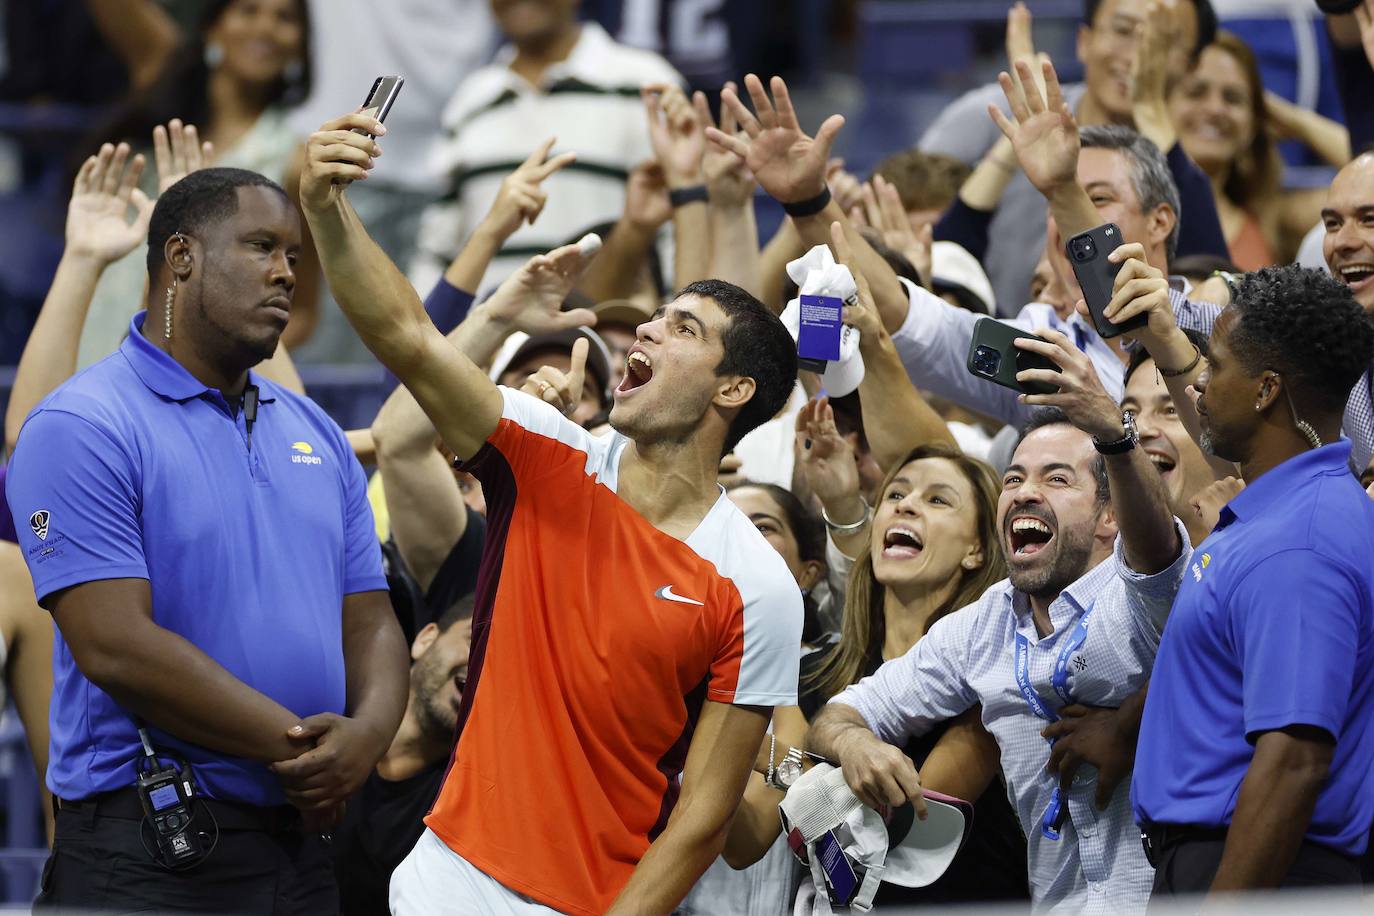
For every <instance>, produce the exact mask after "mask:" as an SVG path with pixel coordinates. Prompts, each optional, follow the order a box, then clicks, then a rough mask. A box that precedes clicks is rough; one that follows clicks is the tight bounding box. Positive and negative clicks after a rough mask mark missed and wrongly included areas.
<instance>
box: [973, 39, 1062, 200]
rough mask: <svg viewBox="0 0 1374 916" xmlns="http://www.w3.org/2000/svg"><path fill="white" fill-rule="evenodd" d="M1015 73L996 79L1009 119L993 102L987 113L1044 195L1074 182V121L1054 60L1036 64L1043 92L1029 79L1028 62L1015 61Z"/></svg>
mask: <svg viewBox="0 0 1374 916" xmlns="http://www.w3.org/2000/svg"><path fill="white" fill-rule="evenodd" d="M1016 73H1017V76H1018V77H1019V79H1018V80H1013V79H1012V78H1011V76H1009V75H1008V74H1007V73H1005V72H1003V73H1000V74H998V77H997V81H998V82H999V83H1000V84H1001V85H1002V92H1003V93H1004V94H1005V95H1006V97H1007V104H1008V105H1010V106H1011V115H1012V116H1011V118H1008V117H1007V116H1006V115H1004V114H1002V111H1001V109H1000V108H998V107H997V106H996V105H989V106H988V114H989V115H991V116H992V120H993V121H995V122H996V123H997V126H998V127H999V128H1000V129H1001V131H1002V133H1003V134H1004V135H1005V136H1006V138H1007V139H1008V140H1010V141H1011V145H1012V149H1014V150H1015V151H1016V159H1017V161H1018V162H1020V163H1021V171H1023V172H1025V173H1026V177H1027V178H1029V179H1030V182H1031V184H1033V185H1035V187H1036V188H1037V189H1038V190H1039V191H1040V193H1042V194H1044V195H1045V196H1046V197H1048V196H1050V194H1052V193H1053V192H1055V191H1057V190H1059V189H1060V188H1061V187H1063V186H1064V185H1066V184H1071V183H1073V182H1076V181H1077V180H1078V148H1079V140H1078V124H1077V122H1075V121H1074V118H1073V113H1072V112H1071V111H1069V106H1068V103H1066V102H1065V101H1064V93H1063V91H1062V90H1061V89H1060V88H1059V77H1058V75H1057V74H1056V73H1055V72H1054V64H1052V63H1051V62H1050V61H1049V60H1048V59H1046V60H1045V61H1044V62H1043V63H1042V65H1041V73H1042V74H1043V76H1044V78H1045V91H1044V93H1043V94H1042V93H1041V91H1040V88H1039V87H1038V86H1037V85H1036V84H1035V82H1034V80H1033V79H1032V73H1031V68H1030V65H1029V64H1027V63H1026V62H1025V61H1018V62H1017V64H1016Z"/></svg>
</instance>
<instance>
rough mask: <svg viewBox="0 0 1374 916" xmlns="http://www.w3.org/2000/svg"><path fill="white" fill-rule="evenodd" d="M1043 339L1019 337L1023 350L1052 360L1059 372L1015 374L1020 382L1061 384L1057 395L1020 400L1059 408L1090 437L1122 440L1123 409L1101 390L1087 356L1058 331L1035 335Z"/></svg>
mask: <svg viewBox="0 0 1374 916" xmlns="http://www.w3.org/2000/svg"><path fill="white" fill-rule="evenodd" d="M1035 333H1036V334H1038V335H1039V336H1041V337H1043V338H1044V340H1034V339H1032V338H1029V337H1018V338H1017V339H1016V341H1015V344H1016V346H1017V347H1019V348H1020V349H1022V350H1030V351H1031V352H1032V353H1039V354H1040V355H1041V356H1047V357H1049V358H1050V359H1051V360H1052V361H1053V362H1054V363H1055V365H1057V366H1058V367H1059V371H1057V372H1056V371H1055V370H1053V369H1023V370H1022V371H1020V372H1018V373H1016V380H1017V381H1019V382H1047V383H1049V384H1051V385H1058V386H1059V390H1058V391H1057V392H1055V393H1054V394H1023V395H1019V396H1018V399H1019V400H1020V401H1021V403H1023V404H1027V405H1030V406H1032V407H1058V408H1060V409H1061V410H1063V411H1064V415H1065V416H1067V417H1068V419H1069V422H1070V423H1072V424H1073V425H1074V426H1076V427H1078V428H1079V429H1081V430H1083V432H1085V433H1087V434H1088V435H1090V436H1094V437H1096V438H1097V439H1099V440H1101V441H1103V442H1112V441H1115V440H1117V439H1120V438H1121V408H1120V406H1118V405H1117V403H1116V401H1114V400H1112V397H1111V395H1109V394H1107V391H1106V389H1105V388H1103V387H1102V380H1101V379H1100V378H1098V377H1097V369H1096V368H1095V367H1094V366H1093V364H1092V360H1090V359H1089V358H1088V356H1087V354H1086V353H1084V352H1083V351H1082V350H1080V349H1078V348H1077V347H1075V346H1074V345H1073V342H1072V341H1071V340H1069V338H1068V337H1066V336H1065V335H1063V334H1061V333H1059V332H1058V331H1050V330H1046V329H1043V328H1042V329H1039V330H1037V331H1036V332H1035Z"/></svg>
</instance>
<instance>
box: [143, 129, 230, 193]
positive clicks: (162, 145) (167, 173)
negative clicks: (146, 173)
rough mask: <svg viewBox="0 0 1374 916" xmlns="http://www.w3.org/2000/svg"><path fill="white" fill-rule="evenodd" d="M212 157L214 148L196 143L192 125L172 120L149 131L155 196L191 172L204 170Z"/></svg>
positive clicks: (206, 142)
mask: <svg viewBox="0 0 1374 916" xmlns="http://www.w3.org/2000/svg"><path fill="white" fill-rule="evenodd" d="M214 158H215V145H214V144H213V143H211V142H210V141H209V140H206V141H205V142H204V143H202V142H200V134H199V132H197V130H196V126H195V125H194V124H182V123H181V121H180V119H178V118H173V119H172V120H170V121H168V122H167V126H166V127H163V126H162V125H161V124H159V125H158V126H157V127H154V128H153V163H154V164H155V165H156V166H157V193H159V194H162V193H164V192H166V190H167V189H168V188H170V187H171V186H172V185H174V184H176V183H177V182H178V181H180V180H181V179H183V178H185V177H186V176H187V175H189V174H191V173H192V172H194V171H197V170H199V169H203V168H205V167H206V166H207V165H209V164H210V161H211V160H212V159H214Z"/></svg>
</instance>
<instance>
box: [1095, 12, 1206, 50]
mask: <svg viewBox="0 0 1374 916" xmlns="http://www.w3.org/2000/svg"><path fill="white" fill-rule="evenodd" d="M1192 2H1193V7H1194V8H1195V9H1196V10H1197V43H1196V44H1194V45H1193V47H1192V48H1190V49H1189V51H1188V56H1189V57H1191V58H1192V59H1193V60H1197V56H1198V55H1199V54H1200V53H1202V49H1203V48H1205V47H1207V46H1208V45H1209V44H1211V43H1212V40H1213V39H1214V38H1216V34H1217V11H1216V10H1214V9H1212V3H1211V0H1192ZM1101 6H1102V0H1083V24H1084V25H1086V26H1087V27H1088V28H1092V27H1093V24H1094V22H1095V20H1096V19H1097V11H1098V9H1100V8H1101Z"/></svg>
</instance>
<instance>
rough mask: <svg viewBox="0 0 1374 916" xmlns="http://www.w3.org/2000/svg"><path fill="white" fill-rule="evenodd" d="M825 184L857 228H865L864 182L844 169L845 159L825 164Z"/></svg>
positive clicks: (832, 160)
mask: <svg viewBox="0 0 1374 916" xmlns="http://www.w3.org/2000/svg"><path fill="white" fill-rule="evenodd" d="M825 183H826V185H828V186H829V188H830V194H831V195H832V196H833V197H834V198H835V203H837V204H839V205H840V209H841V210H843V211H844V213H845V215H846V216H848V217H849V219H850V221H851V222H853V223H854V225H856V226H865V225H867V224H868V221H867V220H866V219H864V191H863V188H864V186H863V182H862V181H860V180H859V179H858V178H857V177H855V175H854V173H853V172H850V171H848V170H846V169H845V167H844V160H843V159H831V160H830V161H829V162H827V163H826V164H825Z"/></svg>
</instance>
